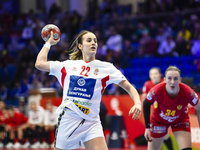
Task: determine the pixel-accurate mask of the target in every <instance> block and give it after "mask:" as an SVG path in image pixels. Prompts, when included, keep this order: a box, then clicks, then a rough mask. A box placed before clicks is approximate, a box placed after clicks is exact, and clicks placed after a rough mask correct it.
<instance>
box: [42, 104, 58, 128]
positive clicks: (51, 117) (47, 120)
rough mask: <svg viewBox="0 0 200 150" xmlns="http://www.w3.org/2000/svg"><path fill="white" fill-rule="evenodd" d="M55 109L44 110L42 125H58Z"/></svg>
mask: <svg viewBox="0 0 200 150" xmlns="http://www.w3.org/2000/svg"><path fill="white" fill-rule="evenodd" d="M56 109H57V107H55V106H54V107H53V111H52V112H50V111H49V110H45V113H44V125H51V126H55V125H57V123H58V116H57V114H56Z"/></svg>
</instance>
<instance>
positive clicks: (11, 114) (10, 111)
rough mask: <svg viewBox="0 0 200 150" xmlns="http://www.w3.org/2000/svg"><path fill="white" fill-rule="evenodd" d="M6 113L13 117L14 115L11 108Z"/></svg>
mask: <svg viewBox="0 0 200 150" xmlns="http://www.w3.org/2000/svg"><path fill="white" fill-rule="evenodd" d="M8 114H9V116H10V117H14V116H15V112H14V110H12V109H9V110H8Z"/></svg>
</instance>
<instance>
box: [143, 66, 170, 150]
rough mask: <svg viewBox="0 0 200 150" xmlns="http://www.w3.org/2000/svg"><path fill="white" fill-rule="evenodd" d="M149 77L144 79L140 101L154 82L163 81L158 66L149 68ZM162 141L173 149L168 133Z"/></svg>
mask: <svg viewBox="0 0 200 150" xmlns="http://www.w3.org/2000/svg"><path fill="white" fill-rule="evenodd" d="M149 78H150V80H148V81H146V82H145V83H144V86H143V88H142V101H144V100H145V98H146V95H147V93H148V92H149V91H150V90H151V88H153V87H154V86H155V85H156V84H158V83H161V82H163V81H164V79H163V78H162V73H161V71H160V68H158V67H153V68H151V69H150V70H149ZM164 143H165V144H166V146H167V147H168V149H169V150H173V148H172V141H171V139H170V137H169V135H168V134H167V135H166V136H165V139H164Z"/></svg>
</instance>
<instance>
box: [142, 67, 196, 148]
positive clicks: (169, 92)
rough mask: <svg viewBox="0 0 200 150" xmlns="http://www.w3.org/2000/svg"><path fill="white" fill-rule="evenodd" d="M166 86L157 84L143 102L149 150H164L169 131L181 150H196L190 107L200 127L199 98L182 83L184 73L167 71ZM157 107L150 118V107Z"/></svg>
mask: <svg viewBox="0 0 200 150" xmlns="http://www.w3.org/2000/svg"><path fill="white" fill-rule="evenodd" d="M164 81H165V82H162V83H159V84H157V85H156V86H155V87H153V88H152V89H151V90H150V92H149V93H148V94H147V96H146V99H145V100H144V102H143V107H144V108H143V111H144V118H145V125H146V130H145V138H146V140H147V141H148V150H160V149H161V146H162V143H163V140H164V138H165V135H166V134H167V131H168V128H169V127H170V126H171V128H172V131H173V134H174V136H175V138H176V140H177V143H178V145H179V149H181V150H192V148H191V147H192V144H191V132H190V122H189V116H188V108H187V106H188V103H189V104H191V105H192V106H194V107H195V109H196V111H197V118H198V122H199V124H200V102H199V98H198V96H197V94H196V93H195V92H194V91H193V90H192V89H191V88H190V87H189V86H187V85H185V84H183V83H181V77H180V70H179V69H178V68H177V67H174V66H170V67H168V68H167V70H166V71H165V78H164ZM152 104H154V107H153V110H152V114H151V117H150V115H149V114H150V106H151V105H152Z"/></svg>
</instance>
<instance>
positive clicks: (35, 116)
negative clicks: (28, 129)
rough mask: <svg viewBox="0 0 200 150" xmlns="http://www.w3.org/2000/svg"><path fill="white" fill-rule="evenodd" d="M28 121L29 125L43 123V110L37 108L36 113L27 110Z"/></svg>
mask: <svg viewBox="0 0 200 150" xmlns="http://www.w3.org/2000/svg"><path fill="white" fill-rule="evenodd" d="M28 119H29V122H30V123H31V124H42V123H44V108H43V107H41V106H37V111H33V110H29V117H28Z"/></svg>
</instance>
